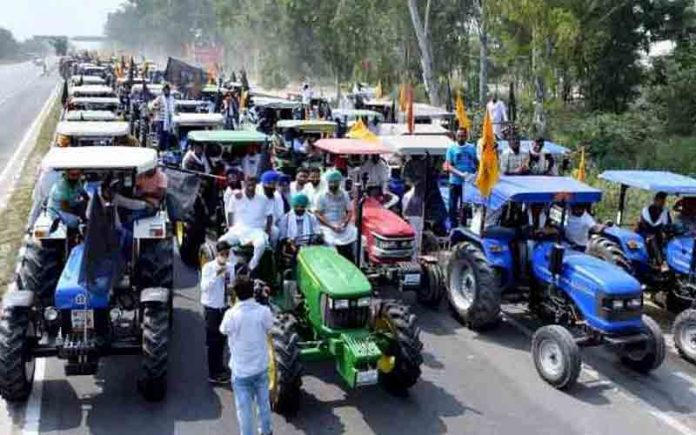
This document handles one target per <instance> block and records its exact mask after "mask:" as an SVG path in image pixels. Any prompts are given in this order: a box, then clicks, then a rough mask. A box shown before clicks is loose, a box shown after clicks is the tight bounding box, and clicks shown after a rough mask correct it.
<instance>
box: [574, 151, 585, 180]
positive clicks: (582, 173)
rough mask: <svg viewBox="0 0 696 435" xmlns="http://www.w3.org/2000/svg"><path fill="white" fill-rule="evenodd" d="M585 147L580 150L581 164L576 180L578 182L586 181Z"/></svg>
mask: <svg viewBox="0 0 696 435" xmlns="http://www.w3.org/2000/svg"><path fill="white" fill-rule="evenodd" d="M585 165H586V163H585V147H582V148H580V164H579V165H578V169H577V170H576V171H575V178H576V179H577V180H578V181H582V182H584V181H585Z"/></svg>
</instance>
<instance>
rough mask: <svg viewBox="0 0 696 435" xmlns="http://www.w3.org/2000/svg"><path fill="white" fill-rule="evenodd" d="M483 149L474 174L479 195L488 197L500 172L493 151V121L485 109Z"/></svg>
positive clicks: (496, 155) (482, 137)
mask: <svg viewBox="0 0 696 435" xmlns="http://www.w3.org/2000/svg"><path fill="white" fill-rule="evenodd" d="M481 142H482V143H483V151H482V153H481V161H480V162H479V167H478V173H477V174H476V186H478V188H479V191H480V192H481V196H483V197H484V198H488V197H489V196H490V195H491V192H492V191H493V186H495V184H496V183H497V182H498V178H500V174H499V172H498V154H497V153H496V152H495V135H494V134H493V123H492V122H491V115H490V114H489V113H488V110H486V115H485V116H484V118H483V131H482V135H481Z"/></svg>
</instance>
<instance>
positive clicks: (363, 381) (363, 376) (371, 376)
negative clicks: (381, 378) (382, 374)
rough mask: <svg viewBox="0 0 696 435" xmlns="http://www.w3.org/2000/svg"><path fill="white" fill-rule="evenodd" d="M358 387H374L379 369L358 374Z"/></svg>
mask: <svg viewBox="0 0 696 435" xmlns="http://www.w3.org/2000/svg"><path fill="white" fill-rule="evenodd" d="M355 383H356V384H357V385H374V384H376V383H377V369H375V370H365V371H364V372H358V379H357V380H356V382H355Z"/></svg>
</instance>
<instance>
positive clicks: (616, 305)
mask: <svg viewBox="0 0 696 435" xmlns="http://www.w3.org/2000/svg"><path fill="white" fill-rule="evenodd" d="M623 307H624V301H623V300H622V299H614V300H612V301H611V308H612V309H613V310H620V309H622V308H623Z"/></svg>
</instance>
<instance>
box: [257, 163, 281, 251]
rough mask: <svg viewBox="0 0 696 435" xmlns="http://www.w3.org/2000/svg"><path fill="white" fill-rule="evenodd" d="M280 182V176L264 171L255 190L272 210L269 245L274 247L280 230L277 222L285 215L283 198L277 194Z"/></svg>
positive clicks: (274, 172) (273, 172)
mask: <svg viewBox="0 0 696 435" xmlns="http://www.w3.org/2000/svg"><path fill="white" fill-rule="evenodd" d="M278 181H280V174H279V173H277V172H276V171H273V170H270V171H266V172H264V173H263V174H262V175H261V186H260V188H257V189H256V190H257V192H256V193H257V194H259V195H263V196H265V197H266V198H267V199H268V200H269V201H270V202H271V208H272V210H273V214H272V216H273V226H272V227H271V245H273V246H275V245H276V243H278V238H279V236H280V230H279V229H278V225H279V222H280V221H281V220H282V219H283V216H284V215H285V210H284V207H283V198H282V197H281V196H280V192H278V189H277V185H278Z"/></svg>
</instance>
